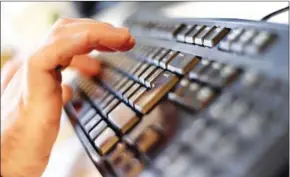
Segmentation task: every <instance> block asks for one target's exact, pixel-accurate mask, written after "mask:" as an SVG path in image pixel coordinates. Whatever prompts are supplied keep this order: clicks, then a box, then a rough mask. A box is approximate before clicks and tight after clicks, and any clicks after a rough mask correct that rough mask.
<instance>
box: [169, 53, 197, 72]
mask: <svg viewBox="0 0 290 177" xmlns="http://www.w3.org/2000/svg"><path fill="white" fill-rule="evenodd" d="M198 61H199V59H198V57H196V56H194V55H190V54H184V53H178V54H177V55H176V56H175V57H174V58H173V60H171V62H169V64H168V70H170V71H172V72H175V73H178V74H181V75H184V74H186V73H187V72H188V71H189V70H190V69H191V68H193V67H194V66H195V65H196V64H197V62H198Z"/></svg>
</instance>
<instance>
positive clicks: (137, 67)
mask: <svg viewBox="0 0 290 177" xmlns="http://www.w3.org/2000/svg"><path fill="white" fill-rule="evenodd" d="M142 65H143V62H141V61H139V62H138V63H137V64H136V65H135V66H134V67H133V68H132V69H131V70H130V71H129V74H130V75H134V73H135V72H137V71H138V70H139V68H140V67H141V66H142Z"/></svg>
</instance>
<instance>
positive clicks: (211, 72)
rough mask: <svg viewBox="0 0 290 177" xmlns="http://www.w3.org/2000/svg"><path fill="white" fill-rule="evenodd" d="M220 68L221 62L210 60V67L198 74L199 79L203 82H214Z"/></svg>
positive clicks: (221, 66)
mask: <svg viewBox="0 0 290 177" xmlns="http://www.w3.org/2000/svg"><path fill="white" fill-rule="evenodd" d="M222 68H223V64H221V63H218V62H212V63H211V65H210V67H209V68H208V69H207V70H206V71H205V72H203V73H202V74H201V75H200V78H199V79H200V80H201V81H203V82H209V83H212V82H215V79H216V78H218V77H219V73H220V70H221V69H222Z"/></svg>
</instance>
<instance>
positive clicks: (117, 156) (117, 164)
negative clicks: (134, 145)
mask: <svg viewBox="0 0 290 177" xmlns="http://www.w3.org/2000/svg"><path fill="white" fill-rule="evenodd" d="M132 158H134V155H133V153H132V152H130V151H129V150H128V147H127V145H126V144H124V143H118V144H117V146H116V148H115V149H114V151H113V152H112V153H111V154H110V155H109V157H108V161H109V163H110V164H111V166H112V167H113V169H114V170H115V171H117V170H118V168H121V167H123V166H124V165H125V164H126V161H128V159H132Z"/></svg>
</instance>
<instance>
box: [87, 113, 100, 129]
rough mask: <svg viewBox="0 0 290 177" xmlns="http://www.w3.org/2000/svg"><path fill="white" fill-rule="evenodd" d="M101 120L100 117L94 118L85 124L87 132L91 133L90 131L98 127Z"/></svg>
mask: <svg viewBox="0 0 290 177" xmlns="http://www.w3.org/2000/svg"><path fill="white" fill-rule="evenodd" d="M100 120H101V116H100V115H96V116H94V117H93V118H92V119H91V120H90V121H89V122H88V123H87V124H85V130H86V132H87V133H89V132H90V130H91V129H92V128H93V127H94V126H95V125H97V123H98V122H99V121H100Z"/></svg>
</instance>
